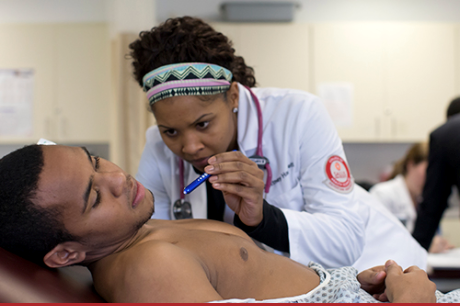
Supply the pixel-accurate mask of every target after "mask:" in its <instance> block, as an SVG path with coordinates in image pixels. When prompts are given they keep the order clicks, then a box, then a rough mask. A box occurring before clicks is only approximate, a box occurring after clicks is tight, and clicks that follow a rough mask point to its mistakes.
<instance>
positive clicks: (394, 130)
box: [391, 118, 398, 137]
mask: <svg viewBox="0 0 460 306" xmlns="http://www.w3.org/2000/svg"><path fill="white" fill-rule="evenodd" d="M396 124H397V122H396V119H395V118H391V136H392V137H396V134H397V132H398V126H397V125H396Z"/></svg>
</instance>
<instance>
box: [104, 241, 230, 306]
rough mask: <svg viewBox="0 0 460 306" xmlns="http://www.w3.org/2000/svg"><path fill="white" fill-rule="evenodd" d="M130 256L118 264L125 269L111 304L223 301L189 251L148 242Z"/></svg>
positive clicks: (114, 284) (112, 292) (114, 287)
mask: <svg viewBox="0 0 460 306" xmlns="http://www.w3.org/2000/svg"><path fill="white" fill-rule="evenodd" d="M128 252H129V254H127V256H123V257H124V258H123V259H122V260H117V264H118V265H120V264H122V265H123V267H122V268H121V269H120V271H121V272H120V273H117V275H116V277H117V279H116V280H115V281H111V282H112V285H111V286H110V292H109V294H110V298H109V299H108V300H109V301H110V302H116V303H192V302H200V303H203V302H209V301H215V300H221V299H222V297H221V296H220V295H219V294H218V293H217V292H216V290H215V289H214V287H213V286H212V285H211V283H210V281H209V279H208V275H207V271H205V269H204V266H203V265H202V263H201V262H199V261H198V260H197V258H196V257H195V256H192V254H191V253H189V252H188V251H186V250H184V249H182V248H180V247H177V246H175V245H172V244H169V243H156V242H155V243H151V242H147V243H143V244H142V245H139V246H136V247H134V248H133V249H131V250H129V251H128ZM117 268H118V267H117ZM109 281H110V280H109ZM96 289H98V288H97V287H96ZM106 292H107V291H106Z"/></svg>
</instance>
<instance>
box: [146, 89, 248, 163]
mask: <svg viewBox="0 0 460 306" xmlns="http://www.w3.org/2000/svg"><path fill="white" fill-rule="evenodd" d="M238 98H239V93H238V85H237V83H236V82H234V83H232V85H231V87H230V89H229V90H228V91H227V94H226V99H225V97H224V95H222V94H219V95H215V96H204V97H203V96H177V97H173V98H167V99H164V100H161V101H159V102H157V103H155V104H154V105H153V106H152V111H153V114H154V115H155V118H156V120H157V124H158V127H159V130H160V134H161V137H162V139H163V141H164V143H165V144H166V145H167V146H168V148H169V149H170V150H171V151H172V152H173V153H174V154H176V155H177V156H179V157H180V158H182V159H183V160H186V161H188V162H189V163H191V164H192V165H193V166H194V167H195V168H197V169H198V170H200V171H203V169H204V167H205V166H207V165H208V159H209V158H210V157H211V156H213V155H215V154H218V153H222V152H226V151H230V150H233V149H236V148H237V117H236V114H235V113H234V112H233V108H235V107H238ZM225 100H226V101H225Z"/></svg>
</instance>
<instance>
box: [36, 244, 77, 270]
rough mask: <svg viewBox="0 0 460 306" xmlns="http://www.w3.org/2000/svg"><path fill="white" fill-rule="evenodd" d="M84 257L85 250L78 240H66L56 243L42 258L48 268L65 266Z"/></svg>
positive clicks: (75, 262)
mask: <svg viewBox="0 0 460 306" xmlns="http://www.w3.org/2000/svg"><path fill="white" fill-rule="evenodd" d="M85 259H86V251H84V248H83V246H82V245H81V244H80V243H79V242H75V241H67V242H63V243H60V244H58V245H57V246H55V247H54V248H53V249H52V250H51V251H49V252H48V253H47V254H46V255H45V257H44V258H43V262H44V263H45V264H46V265H47V266H48V267H50V268H60V267H66V266H70V265H74V264H78V263H81V262H82V261H84V260H85Z"/></svg>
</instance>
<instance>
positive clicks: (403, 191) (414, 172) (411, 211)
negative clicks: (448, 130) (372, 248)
mask: <svg viewBox="0 0 460 306" xmlns="http://www.w3.org/2000/svg"><path fill="white" fill-rule="evenodd" d="M427 166H428V144H427V143H424V142H421V143H416V144H413V145H412V146H411V147H410V148H409V149H408V150H407V153H406V155H405V156H404V157H403V158H401V159H400V160H399V161H397V162H396V163H395V164H394V166H393V171H392V173H391V174H390V177H389V179H388V180H387V181H385V182H381V183H378V184H376V185H374V186H373V187H372V188H371V189H370V190H369V192H370V193H371V194H372V195H374V196H376V197H377V198H378V199H379V200H380V201H381V202H382V203H383V204H384V205H385V206H386V207H387V208H388V209H389V210H390V211H391V212H392V213H393V214H394V215H395V216H396V218H398V219H399V220H400V221H401V222H402V223H403V224H404V226H405V227H406V228H407V230H408V231H409V232H410V233H412V231H413V230H414V225H415V220H416V219H417V206H418V205H419V203H420V202H421V201H422V191H423V186H424V184H425V178H426V168H427ZM452 248H453V245H451V244H450V243H449V242H448V241H447V239H445V238H444V237H442V236H441V235H439V234H437V235H436V236H435V237H434V240H433V243H432V244H431V246H430V249H429V252H430V253H441V252H444V251H446V250H449V249H452Z"/></svg>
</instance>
